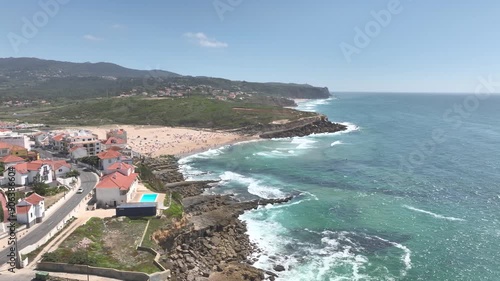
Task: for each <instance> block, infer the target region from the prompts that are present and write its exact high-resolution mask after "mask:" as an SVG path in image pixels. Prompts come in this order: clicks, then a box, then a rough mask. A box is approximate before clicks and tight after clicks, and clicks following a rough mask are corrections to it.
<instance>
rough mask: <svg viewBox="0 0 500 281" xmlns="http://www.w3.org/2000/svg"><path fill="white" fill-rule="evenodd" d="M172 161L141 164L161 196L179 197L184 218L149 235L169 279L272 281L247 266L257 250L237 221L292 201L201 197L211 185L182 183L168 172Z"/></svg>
mask: <svg viewBox="0 0 500 281" xmlns="http://www.w3.org/2000/svg"><path fill="white" fill-rule="evenodd" d="M174 161H175V159H173V158H149V159H144V160H143V163H142V164H143V165H147V166H148V167H151V169H152V170H153V173H154V174H156V175H157V177H158V178H159V179H161V181H162V183H163V184H164V187H165V189H164V190H165V191H168V192H178V193H179V194H180V195H181V196H182V198H183V199H182V205H183V207H184V216H183V218H182V219H180V220H179V221H178V222H177V223H175V224H174V225H173V226H172V227H170V228H168V229H163V230H160V231H156V232H155V233H153V239H154V240H155V241H157V243H158V244H159V245H160V246H161V248H162V249H163V250H164V252H165V255H164V257H163V260H162V262H163V263H164V264H166V265H167V267H168V268H169V269H170V270H171V272H172V280H177V281H186V280H187V281H238V280H248V281H261V280H274V279H275V277H277V275H276V274H275V273H273V272H269V271H263V270H261V269H258V268H255V267H253V266H252V265H251V264H253V262H255V260H250V256H251V254H252V253H255V252H258V251H259V249H258V248H257V247H256V246H255V245H253V244H252V243H251V242H250V239H249V237H248V235H247V233H246V232H247V228H246V224H245V223H244V222H242V221H240V220H239V219H238V217H239V216H240V215H241V214H243V213H244V212H245V211H247V210H251V209H255V208H257V207H258V206H260V205H267V204H280V203H285V202H288V201H290V200H292V199H293V197H292V196H290V197H286V198H280V199H258V200H252V201H244V202H240V201H238V200H237V199H236V198H234V197H233V196H231V195H202V193H203V192H204V190H205V189H207V188H210V187H212V184H213V183H214V181H198V182H189V181H184V178H183V177H182V174H180V172H177V173H174V172H173V171H172V168H173V165H177V162H176V161H175V162H174ZM162 168H163V169H168V170H169V171H170V173H169V174H168V175H169V176H165V175H166V174H164V173H162V172H161V171H162ZM160 174H162V175H163V176H158V175H160ZM181 177H182V178H181ZM179 180H180V181H179ZM276 266H277V268H278V269H279V268H281V267H280V265H276Z"/></svg>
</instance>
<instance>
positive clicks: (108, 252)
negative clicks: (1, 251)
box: [44, 217, 158, 273]
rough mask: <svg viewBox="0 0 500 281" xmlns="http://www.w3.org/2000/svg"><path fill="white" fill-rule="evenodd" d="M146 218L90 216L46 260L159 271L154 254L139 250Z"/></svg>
mask: <svg viewBox="0 0 500 281" xmlns="http://www.w3.org/2000/svg"><path fill="white" fill-rule="evenodd" d="M146 224H147V218H137V219H130V218H126V217H121V218H109V219H100V218H91V219H90V220H89V221H88V222H87V223H86V224H85V225H82V226H80V227H78V228H77V229H76V230H75V231H74V232H73V233H72V234H71V235H70V236H69V237H68V238H67V239H66V240H65V241H64V242H63V243H62V244H61V245H60V246H59V249H57V250H56V251H54V252H52V253H47V254H45V255H44V260H46V261H56V262H69V263H74V264H88V265H91V266H98V267H107V268H115V269H118V270H130V271H140V272H145V273H153V272H157V271H158V268H157V267H156V266H154V264H153V258H154V257H153V256H152V255H151V254H149V253H147V252H142V251H137V250H136V247H137V245H138V243H139V241H140V239H141V237H142V234H143V233H144V229H145V227H146Z"/></svg>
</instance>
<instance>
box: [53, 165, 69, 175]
mask: <svg viewBox="0 0 500 281" xmlns="http://www.w3.org/2000/svg"><path fill="white" fill-rule="evenodd" d="M70 171H71V169H70V168H69V167H66V166H61V167H60V168H59V169H58V170H57V171H54V173H55V177H56V178H61V177H64V176H65V175H66V174H67V173H68V172H70Z"/></svg>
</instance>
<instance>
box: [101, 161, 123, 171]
mask: <svg viewBox="0 0 500 281" xmlns="http://www.w3.org/2000/svg"><path fill="white" fill-rule="evenodd" d="M119 161H120V158H111V159H102V160H101V163H102V169H103V170H104V171H105V170H107V169H108V167H109V166H111V165H113V164H114V163H116V162H119Z"/></svg>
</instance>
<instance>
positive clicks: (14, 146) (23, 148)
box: [10, 145, 27, 151]
mask: <svg viewBox="0 0 500 281" xmlns="http://www.w3.org/2000/svg"><path fill="white" fill-rule="evenodd" d="M10 149H11V150H14V151H16V150H27V149H26V148H25V147H22V146H19V145H11V147H10Z"/></svg>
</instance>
